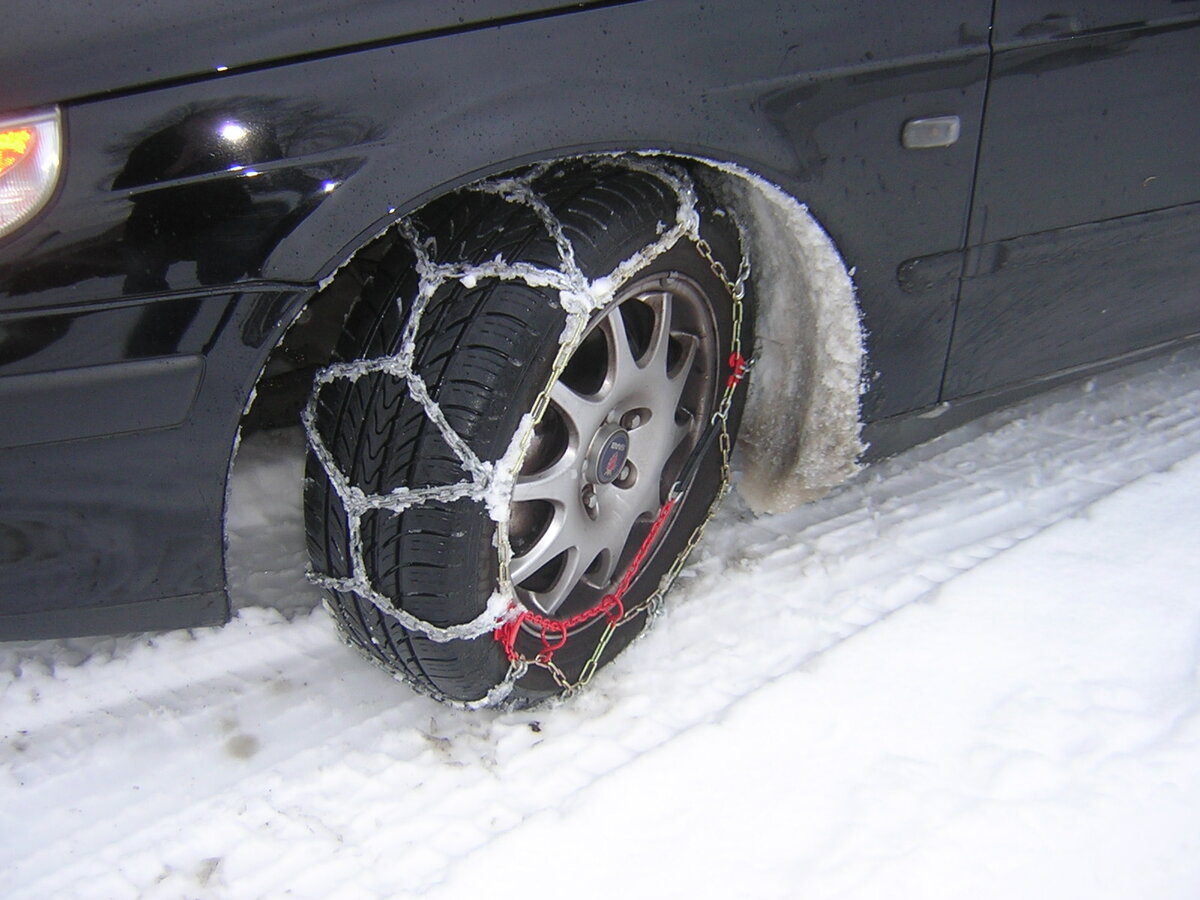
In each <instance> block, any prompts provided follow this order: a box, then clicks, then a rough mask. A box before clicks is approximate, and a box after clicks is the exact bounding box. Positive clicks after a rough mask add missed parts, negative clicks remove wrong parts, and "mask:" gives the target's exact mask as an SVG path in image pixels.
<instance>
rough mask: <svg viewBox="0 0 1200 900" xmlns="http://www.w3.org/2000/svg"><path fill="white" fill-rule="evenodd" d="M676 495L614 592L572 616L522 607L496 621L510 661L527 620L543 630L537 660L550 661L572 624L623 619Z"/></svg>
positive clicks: (498, 637) (515, 656)
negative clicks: (628, 593) (628, 594)
mask: <svg viewBox="0 0 1200 900" xmlns="http://www.w3.org/2000/svg"><path fill="white" fill-rule="evenodd" d="M677 499H678V498H676V497H670V498H668V500H667V502H666V503H664V504H663V506H662V509H660V510H659V511H658V516H657V517H656V518H655V519H654V524H653V525H651V526H650V531H649V533H648V534H647V535H646V539H645V540H644V541H642V546H641V547H639V548H638V552H637V555H635V556H634V557H633V562H631V563H630V564H629V568H628V569H626V570H625V574H624V575H622V576H621V581H620V583H619V584H618V585H617V589H616V590H615V591H613V592H612V593H611V594H605V595H604V596H603V597H602V598H601V600H600V602H599V603H597V604H596V605H595V606H593V607H591V608H590V609H585V610H584V611H583V612H581V613H578V614H577V615H574V616H571V617H570V618H569V619H550V618H547V617H546V616H539V615H538V614H537V613H534V612H530V611H529V610H527V609H522V610H521V611H520V612H519V613H517V615H516V616H514V617H513V618H512V619H509V620H508V621H507V622H504V623H502V624H500V625H497V626H496V630H495V631H494V632H493V633H492V636H493V637H494V638H495V639H496V640H497V641H499V642H500V644H501V645H502V646H503V647H504V655H505V656H507V657H508V660H509V662H515V661H516V660H517V659H518V658H519V656H520V654H518V653H517V649H516V643H517V635H518V634H519V633H520V631H521V626H522V625H524V624H526V623H528V624H529V625H532V626H533V627H534V628H537V629H539V630H540V631H541V640H542V649H541V652H540V653H538V655H537V660H538V662H542V663H548V662H550V660H551V659H553V658H554V654H555V652H557V651H558V650H561V649H562V648H563V646H564V645H565V644H566V643H567V634H568V632H570V630H571V629H572V628H577V627H578V626H580V625H583V624H584V623H585V622H590V621H591V620H592V619H596V618H599V617H600V616H605V617H606V618H607V619H608V621H609V624H611V625H616V624H617V623H618V622H620V621H621V618H622V617H623V616H624V615H625V603H624V600H623V599H622V598H624V596H625V592H626V591H628V590H629V586H630V585H631V584H633V579H634V578H636V577H637V573H638V570H639V569H640V568H641V567H642V563H643V562H645V561H646V557H647V556H648V555H649V554H650V550H651V548H653V546H654V542H655V541H656V540H657V539H658V533H659V532H660V531H662V528H663V525H664V524H666V521H667V517H668V516H670V515H671V509H672V508H673V507H674V506H675V501H676V500H677ZM516 608H517V607H516V606H515V605H514V606H513V607H511V609H516Z"/></svg>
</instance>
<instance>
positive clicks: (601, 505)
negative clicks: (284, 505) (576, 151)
mask: <svg viewBox="0 0 1200 900" xmlns="http://www.w3.org/2000/svg"><path fill="white" fill-rule="evenodd" d="M741 245H742V242H741V240H740V235H739V231H738V228H737V225H736V223H735V222H734V220H733V218H732V217H731V216H730V215H729V214H727V213H725V212H724V211H722V210H719V209H717V208H716V207H715V206H714V204H713V203H712V201H711V200H709V199H708V198H707V197H704V196H701V195H700V194H699V193H698V191H697V188H696V187H695V185H694V183H693V182H692V180H691V178H690V177H689V175H688V173H687V171H686V170H684V169H683V168H681V167H679V166H677V165H676V164H674V163H666V162H659V161H652V160H643V159H620V158H600V159H591V160H576V161H572V162H566V163H559V164H554V165H545V166H540V167H534V168H532V169H530V170H526V171H524V172H521V173H518V174H516V175H513V176H510V177H505V178H500V179H494V180H491V181H487V182H482V183H479V184H475V185H472V186H469V187H467V188H464V189H462V190H460V191H458V192H455V193H453V194H450V195H448V196H446V197H443V198H441V199H439V200H437V201H434V202H433V203H431V204H429V205H428V206H426V207H424V208H422V209H421V210H419V211H418V212H417V213H415V214H414V215H413V216H411V217H409V218H407V219H405V220H403V221H402V222H401V223H400V224H399V226H398V227H397V229H396V236H395V239H394V242H393V244H392V246H391V248H390V250H389V251H388V252H387V253H386V255H385V256H384V258H383V259H382V260H381V262H380V263H379V265H378V269H377V270H376V272H375V273H374V275H373V276H372V277H371V278H370V279H369V280H368V281H367V283H366V284H365V285H364V287H363V289H362V291H361V295H360V296H359V298H358V299H357V300H356V302H355V303H354V305H353V307H352V308H351V311H350V313H349V315H348V317H347V321H346V324H345V327H344V332H343V334H342V336H341V339H340V342H339V344H338V347H337V351H336V354H335V359H334V361H333V363H332V364H331V365H330V366H329V367H328V368H327V369H325V370H324V371H323V372H322V373H321V374H320V375H319V376H318V378H317V381H316V384H315V387H314V391H313V394H312V397H311V399H310V402H309V405H308V408H307V410H306V413H305V425H306V430H307V432H308V436H309V444H310V450H309V459H308V464H307V478H306V489H305V513H306V523H307V534H308V545H309V555H310V559H311V563H312V570H313V576H312V577H313V578H314V580H315V581H317V582H318V583H319V584H321V585H323V586H324V587H325V588H326V589H327V591H328V595H329V606H330V608H331V610H332V612H333V614H334V617H335V619H336V621H337V623H338V625H339V627H340V629H341V630H342V632H343V634H344V635H345V637H346V638H347V640H348V641H349V642H350V643H351V644H352V645H353V646H355V647H357V648H358V649H360V650H361V651H363V652H364V653H366V654H367V655H368V656H369V657H370V658H371V659H373V660H374V661H376V662H378V663H381V664H382V665H384V666H385V667H386V668H387V669H389V670H390V671H392V672H394V673H396V674H398V675H400V676H402V677H404V678H405V679H406V680H408V681H410V682H411V683H412V684H414V685H415V686H416V687H417V688H418V689H420V690H423V691H425V692H428V693H430V694H433V695H435V696H437V697H440V698H442V699H447V700H453V701H460V702H467V703H478V704H486V703H495V702H501V701H507V702H518V703H526V702H532V701H536V700H538V699H541V698H543V697H546V696H550V695H553V694H557V693H561V692H562V691H564V690H567V689H571V688H573V687H575V686H578V685H579V684H581V683H584V682H586V681H587V680H588V679H589V678H590V677H591V675H592V673H593V672H594V671H595V670H596V668H597V667H598V666H600V665H603V664H604V663H605V662H607V661H608V660H609V659H611V658H612V657H613V656H614V655H615V654H616V653H617V652H619V651H620V649H622V648H623V647H624V646H626V645H627V644H628V643H629V641H630V640H631V639H632V638H633V637H634V636H635V635H636V634H637V633H638V632H639V631H640V630H641V628H642V627H643V626H644V624H645V621H646V617H647V615H648V613H649V612H650V611H651V609H652V607H653V606H654V603H655V601H656V600H657V599H658V598H659V597H660V596H661V593H662V591H663V590H665V589H666V587H667V586H668V585H669V582H670V581H671V579H672V578H673V577H674V574H675V573H676V572H677V571H678V568H679V564H680V563H681V562H682V559H683V558H684V557H686V555H687V552H688V551H689V550H690V548H691V546H693V545H694V542H695V539H696V537H697V536H698V533H699V529H700V528H701V527H702V526H703V524H704V522H705V521H706V520H707V518H708V517H709V515H710V511H711V508H712V507H713V505H714V502H715V501H716V500H717V499H719V496H720V495H721V494H722V493H723V490H724V487H725V486H726V484H727V478H728V453H729V449H730V445H731V441H732V438H733V436H734V434H735V433H736V429H737V424H738V420H739V418H740V413H741V406H742V402H743V400H744V391H741V390H737V386H738V381H739V379H740V376H741V374H742V373H743V371H744V359H743V357H742V349H741V348H742V347H747V348H748V347H749V346H750V341H751V328H752V318H751V315H750V302H749V298H746V297H744V293H745V290H746V284H747V278H746V276H747V274H748V260H745V259H744V258H743V255H742V251H741ZM747 352H748V351H747ZM681 486H682V487H684V488H685V489H683V490H682V491H681V490H680V487H681ZM676 495H678V496H676Z"/></svg>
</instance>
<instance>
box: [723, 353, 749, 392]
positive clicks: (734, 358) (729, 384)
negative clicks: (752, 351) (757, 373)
mask: <svg viewBox="0 0 1200 900" xmlns="http://www.w3.org/2000/svg"><path fill="white" fill-rule="evenodd" d="M747 367H748V364H747V362H746V357H744V356H742V354H740V353H731V354H730V355H729V368H730V369H732V370H733V371H732V372H730V373H729V379H728V380H727V381H726V382H725V390H727V391H731V390H733V389H734V388H735V387H737V383H738V382H739V381H741V380H742V379H743V378H745V377H746V369H747Z"/></svg>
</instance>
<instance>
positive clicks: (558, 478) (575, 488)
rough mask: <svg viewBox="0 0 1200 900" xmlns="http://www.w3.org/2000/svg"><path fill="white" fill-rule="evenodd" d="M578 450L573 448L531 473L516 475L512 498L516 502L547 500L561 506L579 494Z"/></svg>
mask: <svg viewBox="0 0 1200 900" xmlns="http://www.w3.org/2000/svg"><path fill="white" fill-rule="evenodd" d="M578 456H579V454H578V451H576V450H574V449H573V448H572V449H571V450H570V451H569V452H567V453H564V454H563V455H562V457H560V458H559V460H558V461H557V462H555V463H554V465H552V466H550V468H548V469H545V470H543V471H541V472H534V473H533V474H531V475H519V476H517V481H516V484H514V485H513V494H512V498H513V500H514V501H516V502H518V503H519V502H522V501H526V500H549V501H551V502H553V503H557V504H559V505H561V506H564V507H565V506H566V505H567V503H568V502H570V501H572V500H575V499H577V498H578V496H579V473H578V471H577V470H576V461H577V459H578Z"/></svg>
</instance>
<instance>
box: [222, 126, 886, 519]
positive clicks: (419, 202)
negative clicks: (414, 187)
mask: <svg viewBox="0 0 1200 900" xmlns="http://www.w3.org/2000/svg"><path fill="white" fill-rule="evenodd" d="M621 152H634V153H637V154H640V155H646V156H658V157H669V158H673V159H677V160H683V161H686V162H687V163H688V164H689V165H690V166H691V167H692V169H693V171H694V172H695V174H696V175H697V177H699V178H701V179H702V180H703V181H704V182H705V183H706V185H707V186H708V187H709V188H710V189H711V190H712V191H713V192H714V193H715V194H716V195H717V196H718V197H719V198H720V199H721V201H722V203H723V204H724V205H726V206H727V207H728V208H730V209H731V210H733V212H734V213H735V215H736V216H737V217H738V219H739V221H740V222H741V223H742V225H743V229H744V232H745V234H746V236H747V238H748V243H749V246H748V250H749V254H750V258H751V269H750V278H751V281H752V283H753V286H754V291H755V296H756V298H757V300H756V303H757V313H756V314H757V316H758V320H759V323H760V324H759V334H760V338H759V340H758V342H757V344H756V346H755V348H754V355H753V361H754V371H753V374H752V377H751V388H750V392H749V400H748V406H747V410H746V418H745V424H744V426H743V438H742V446H743V448H744V449H743V453H742V457H743V466H742V469H743V476H742V478H741V479H740V481H739V491H740V492H741V493H742V495H743V496H744V497H745V498H746V500H747V501H748V502H749V504H750V505H751V507H752V508H753V509H755V510H756V511H758V512H778V511H783V510H786V509H789V508H791V507H794V506H796V505H798V504H799V503H802V502H805V501H807V500H810V499H813V498H815V497H817V496H820V495H821V494H823V493H824V492H825V491H827V490H828V489H829V488H830V487H832V486H834V485H836V484H839V483H841V482H842V481H844V480H846V479H847V478H848V477H850V476H851V475H853V474H854V472H856V471H857V469H858V459H859V457H860V455H861V454H862V452H863V450H864V446H863V444H862V442H861V440H860V430H861V421H860V419H861V416H860V394H861V390H862V385H863V378H862V373H863V371H864V352H865V351H864V342H863V335H862V329H861V327H860V317H859V310H858V306H857V302H856V297H855V291H854V286H853V282H852V278H851V274H852V273H851V271H850V270H848V269H847V267H846V265H845V263H844V262H843V260H842V258H841V255H840V254H839V252H838V250H837V247H836V246H835V244H834V242H833V240H832V239H831V238H830V237H829V235H828V233H827V232H826V230H825V229H824V228H823V227H822V225H821V223H820V222H819V221H818V220H817V219H816V217H815V216H813V214H812V213H811V212H810V211H809V209H808V208H807V207H806V206H805V205H803V204H802V203H800V202H799V201H797V200H796V199H795V198H794V197H792V196H791V195H790V194H789V193H787V192H786V191H785V190H783V189H782V188H780V187H779V186H777V185H776V184H774V183H773V182H772V181H769V180H768V179H766V178H764V177H762V176H760V175H757V174H755V173H754V172H752V171H751V169H750V168H748V167H747V166H745V165H744V164H743V163H742V162H741V161H730V160H728V159H723V160H722V159H716V158H714V157H713V156H712V155H706V154H702V153H699V152H698V153H686V152H679V151H677V150H657V149H646V148H637V149H635V150H630V149H629V148H619V147H618V148H615V149H614V148H612V147H608V148H605V151H604V152H602V153H600V152H594V151H593V152H579V151H574V152H569V153H568V152H559V153H542V154H529V155H527V156H523V157H520V158H517V159H510V160H507V161H505V162H499V163H495V164H493V165H490V166H488V167H487V168H485V169H482V170H476V171H472V172H469V173H466V174H463V175H461V176H459V177H456V178H453V179H450V180H447V181H445V182H443V183H441V184H439V185H438V186H436V187H431V188H428V189H426V190H423V191H421V192H419V193H416V194H415V195H414V196H411V197H409V198H408V199H407V200H406V201H403V202H400V203H397V204H396V205H394V206H389V207H388V209H387V212H386V214H385V215H382V216H378V217H376V219H375V220H374V221H373V222H371V224H369V225H367V226H366V227H362V228H360V229H359V230H358V231H357V233H356V235H355V237H354V239H353V240H352V241H351V242H350V243H349V244H347V245H346V246H344V247H342V248H341V249H340V250H339V251H338V252H337V253H335V254H334V255H333V256H331V257H330V258H329V259H328V260H327V261H326V262H325V264H324V265H323V266H322V268H321V269H320V271H319V272H318V277H319V278H320V281H319V289H318V290H317V291H316V292H314V293H313V294H311V295H310V296H309V297H308V298H307V300H306V302H304V303H303V304H302V305H298V306H297V307H296V308H294V309H290V310H287V311H285V314H284V315H283V316H282V317H281V321H280V323H279V325H278V326H277V334H276V335H275V337H274V339H273V340H272V341H270V342H268V344H267V346H269V347H272V348H273V349H272V350H271V352H270V353H269V354H268V355H267V356H266V357H265V358H264V362H263V368H262V372H261V373H260V375H259V378H258V379H257V382H256V387H255V391H254V392H253V393H252V395H251V397H250V398H249V399H248V402H247V412H246V415H245V416H244V417H243V426H245V425H246V424H247V423H250V424H267V425H270V424H279V423H280V422H281V421H286V420H287V419H288V417H289V416H290V415H291V413H292V411H294V410H297V409H298V407H297V406H296V404H297V402H298V401H299V398H297V397H294V396H293V397H292V398H291V399H290V400H288V399H287V398H286V397H285V396H284V395H285V393H286V391H287V390H293V391H294V390H295V388H296V385H295V383H294V382H295V379H292V383H291V384H290V386H289V385H287V384H282V385H274V386H273V385H271V384H270V383H268V380H267V379H268V377H269V375H270V372H271V369H272V366H273V364H275V365H276V367H278V365H277V364H278V360H279V357H280V355H283V356H284V357H289V356H291V357H293V358H294V359H298V360H299V361H301V362H302V363H303V364H305V365H308V366H312V367H315V366H318V365H323V364H324V363H325V362H326V361H327V360H328V358H329V355H330V354H332V349H333V343H334V342H335V341H336V337H337V334H338V330H339V327H338V326H339V324H340V321H341V319H342V317H343V316H344V313H345V311H346V309H348V307H349V304H350V302H352V300H353V297H354V296H355V290H356V286H357V285H360V284H361V283H362V282H363V281H364V279H366V278H368V277H369V276H370V272H371V269H372V266H373V265H374V263H375V262H376V261H377V259H378V258H379V255H380V254H381V252H382V249H381V248H383V247H385V246H386V244H387V242H388V241H389V240H390V235H391V233H392V232H393V231H394V229H395V228H396V224H397V222H398V221H399V220H400V219H402V218H403V217H404V216H405V215H408V214H409V213H411V212H413V211H415V210H417V209H420V208H421V207H422V206H424V205H425V204H427V203H429V202H431V201H432V200H435V199H437V198H439V197H442V196H445V195H446V194H449V193H452V192H453V191H455V190H457V189H459V188H461V187H463V186H465V185H468V184H470V183H472V182H475V181H479V180H481V179H483V178H487V177H494V176H496V175H500V174H502V173H504V172H507V171H511V170H513V169H515V168H519V167H520V166H522V165H528V164H531V163H536V162H563V161H567V160H572V159H580V158H589V157H593V158H597V159H599V158H602V157H603V156H605V155H612V154H614V153H621ZM273 361H274V363H273ZM280 401H282V403H281V402H280ZM272 404H277V405H278V406H279V408H278V409H277V410H274V411H273V410H272Z"/></svg>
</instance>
